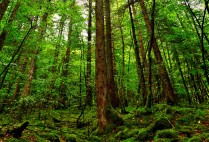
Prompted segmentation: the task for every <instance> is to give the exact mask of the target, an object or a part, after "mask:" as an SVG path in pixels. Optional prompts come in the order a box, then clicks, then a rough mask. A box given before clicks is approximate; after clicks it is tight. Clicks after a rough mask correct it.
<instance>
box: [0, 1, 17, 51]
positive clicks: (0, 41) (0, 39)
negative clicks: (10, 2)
mask: <svg viewBox="0 0 209 142" xmlns="http://www.w3.org/2000/svg"><path fill="white" fill-rule="evenodd" d="M19 7H20V2H17V3H16V5H15V7H14V9H13V11H12V14H11V16H10V18H9V21H8V24H7V25H10V24H11V23H12V22H13V20H14V17H15V15H16V14H17V11H18V9H19ZM7 34H8V31H7V30H6V28H5V27H4V29H3V31H2V33H1V35H0V51H1V50H2V48H3V46H4V41H5V40H6V37H7Z"/></svg>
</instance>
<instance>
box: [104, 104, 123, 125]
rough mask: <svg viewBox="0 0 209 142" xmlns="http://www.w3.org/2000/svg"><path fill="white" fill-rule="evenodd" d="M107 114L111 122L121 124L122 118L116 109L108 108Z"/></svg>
mask: <svg viewBox="0 0 209 142" xmlns="http://www.w3.org/2000/svg"><path fill="white" fill-rule="evenodd" d="M107 114H108V118H109V119H110V121H111V122H112V123H115V124H116V125H117V126H121V125H123V119H122V117H121V116H120V115H119V114H118V112H117V111H116V110H114V109H113V108H110V109H108V111H107Z"/></svg>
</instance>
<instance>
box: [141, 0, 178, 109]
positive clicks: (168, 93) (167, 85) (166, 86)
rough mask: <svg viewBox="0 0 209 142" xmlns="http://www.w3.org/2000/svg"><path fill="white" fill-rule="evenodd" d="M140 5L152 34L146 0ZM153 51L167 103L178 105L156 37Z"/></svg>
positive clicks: (142, 0)
mask: <svg viewBox="0 0 209 142" xmlns="http://www.w3.org/2000/svg"><path fill="white" fill-rule="evenodd" d="M139 3H140V6H141V10H142V14H143V17H144V21H145V23H146V26H147V29H148V32H149V33H151V32H152V28H151V22H150V20H149V18H148V14H147V10H146V7H145V4H144V0H139ZM153 50H154V54H155V58H156V60H157V63H158V68H159V73H160V76H161V80H162V85H163V93H164V96H165V97H166V99H167V103H169V104H171V105H173V104H176V101H177V100H176V94H175V93H174V89H173V86H172V84H171V81H170V78H169V76H168V72H167V70H166V67H165V65H164V63H163V58H162V56H161V53H160V49H159V47H158V44H157V40H156V38H155V35H154V37H153Z"/></svg>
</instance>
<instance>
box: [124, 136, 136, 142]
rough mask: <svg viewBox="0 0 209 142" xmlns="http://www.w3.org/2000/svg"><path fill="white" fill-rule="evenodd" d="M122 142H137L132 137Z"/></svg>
mask: <svg viewBox="0 0 209 142" xmlns="http://www.w3.org/2000/svg"><path fill="white" fill-rule="evenodd" d="M122 142H135V138H134V137H131V138H128V139H125V140H123V141H122Z"/></svg>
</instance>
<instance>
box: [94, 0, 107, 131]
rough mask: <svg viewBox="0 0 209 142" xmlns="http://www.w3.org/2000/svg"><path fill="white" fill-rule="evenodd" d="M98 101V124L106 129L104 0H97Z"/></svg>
mask: <svg viewBox="0 0 209 142" xmlns="http://www.w3.org/2000/svg"><path fill="white" fill-rule="evenodd" d="M95 52H96V80H95V81H96V101H97V113H98V126H99V128H100V129H102V130H103V129H105V127H106V126H107V124H108V120H107V114H106V110H107V107H108V102H107V85H106V75H105V69H106V68H105V67H106V65H105V49H104V13H103V0H96V51H95Z"/></svg>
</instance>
